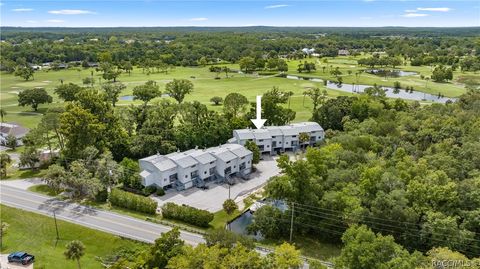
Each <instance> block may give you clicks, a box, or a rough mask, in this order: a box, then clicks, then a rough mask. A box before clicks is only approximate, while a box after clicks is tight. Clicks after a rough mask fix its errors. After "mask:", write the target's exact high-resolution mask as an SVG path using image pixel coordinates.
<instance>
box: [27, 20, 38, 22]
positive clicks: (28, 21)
mask: <svg viewBox="0 0 480 269" xmlns="http://www.w3.org/2000/svg"><path fill="white" fill-rule="evenodd" d="M26 22H27V23H37V21H34V20H28V21H26Z"/></svg>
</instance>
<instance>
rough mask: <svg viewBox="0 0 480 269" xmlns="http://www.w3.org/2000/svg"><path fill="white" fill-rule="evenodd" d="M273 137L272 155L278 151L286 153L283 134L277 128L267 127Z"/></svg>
mask: <svg viewBox="0 0 480 269" xmlns="http://www.w3.org/2000/svg"><path fill="white" fill-rule="evenodd" d="M265 128H266V129H267V130H268V132H270V135H271V137H272V146H271V147H272V153H275V152H277V151H284V150H285V149H284V147H283V145H284V141H283V133H282V131H281V130H280V128H278V127H277V126H267V127H265Z"/></svg>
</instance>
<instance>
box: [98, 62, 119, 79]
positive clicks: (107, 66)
mask: <svg viewBox="0 0 480 269" xmlns="http://www.w3.org/2000/svg"><path fill="white" fill-rule="evenodd" d="M100 70H101V71H102V72H103V74H102V77H103V79H105V80H112V79H113V82H117V78H118V76H120V74H121V73H122V70H120V69H119V68H118V67H117V66H115V65H113V64H112V63H110V62H102V63H100Z"/></svg>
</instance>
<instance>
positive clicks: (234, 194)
mask: <svg viewBox="0 0 480 269" xmlns="http://www.w3.org/2000/svg"><path fill="white" fill-rule="evenodd" d="M256 167H257V171H256V172H255V173H252V174H250V179H249V180H243V179H239V178H237V179H236V184H234V185H232V186H230V198H232V199H236V202H237V203H238V202H240V201H239V200H243V198H245V197H246V196H247V194H249V193H252V192H253V191H255V190H257V189H258V188H260V187H262V186H263V185H265V183H266V182H267V181H268V179H270V178H271V177H272V176H276V175H278V174H279V172H280V170H279V168H278V167H277V162H276V160H275V158H272V157H270V156H264V159H263V160H261V161H260V163H258V164H257V165H256ZM208 186H209V189H208V190H202V189H198V188H195V187H194V188H191V189H188V190H185V191H176V190H168V191H167V193H166V194H165V195H164V196H161V197H155V196H152V198H153V199H155V200H156V201H158V205H159V206H161V205H163V204H164V203H167V202H174V203H176V204H180V205H181V204H186V205H190V206H193V207H196V208H200V209H205V210H208V211H210V212H217V211H219V210H221V209H222V204H223V202H224V201H225V200H226V199H228V187H229V185H228V184H222V185H219V184H216V183H213V182H212V183H209V184H208Z"/></svg>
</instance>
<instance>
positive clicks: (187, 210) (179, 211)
mask: <svg viewBox="0 0 480 269" xmlns="http://www.w3.org/2000/svg"><path fill="white" fill-rule="evenodd" d="M162 215H163V217H164V218H166V219H173V220H180V221H183V222H185V223H188V224H192V225H195V226H199V227H208V224H209V223H210V222H211V221H212V220H213V214H212V213H210V212H208V211H206V210H202V209H198V208H194V207H191V206H187V205H181V206H180V205H177V204H174V203H166V204H164V205H163V206H162Z"/></svg>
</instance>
